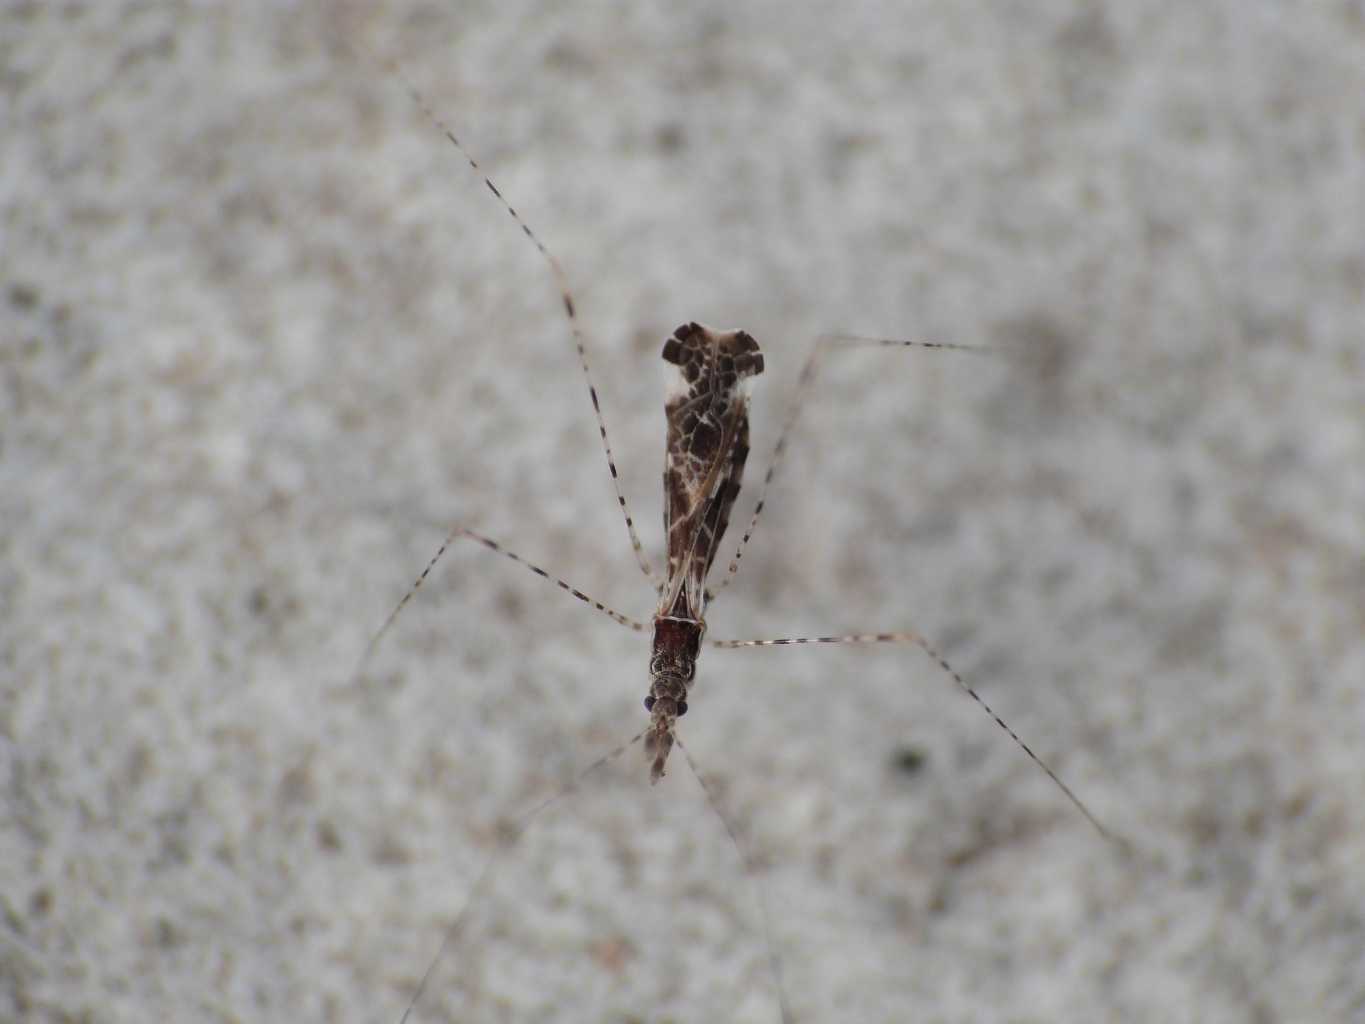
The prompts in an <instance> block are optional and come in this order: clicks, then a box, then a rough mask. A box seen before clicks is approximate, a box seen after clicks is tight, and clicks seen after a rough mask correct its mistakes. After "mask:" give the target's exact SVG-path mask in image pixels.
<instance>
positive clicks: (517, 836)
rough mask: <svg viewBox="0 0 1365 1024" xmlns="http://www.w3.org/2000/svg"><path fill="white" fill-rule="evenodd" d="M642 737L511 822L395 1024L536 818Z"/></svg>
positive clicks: (611, 752) (641, 734) (409, 1013)
mask: <svg viewBox="0 0 1365 1024" xmlns="http://www.w3.org/2000/svg"><path fill="white" fill-rule="evenodd" d="M644 735H645V734H644V731H641V732H638V733H636V734H635V736H634V738H633V739H630V740H627V741H626V742H625V743H622V744H621V745H620V746H618V747H613V748H612V749H611V750H609V751H607V752H606V753H605V754H603V755H602V756H601V757H599V758H598V759H597V760H596V761H594V762H593V763H592V764H590V765H588V766H587V767H586V768H583V769H582V770H580V771H579V773H578V774H577V775H575V776H574V777H573V779H572V780H570V781H569V783H568V784H567V785H565V786H563V787H562V788H561V789H560V790H559V791H558V792H556V793H552V794H551V795H550V796H548V797H546V798H545V799H544V800H542V801H541V802H540V803H538V804H536V805H535V806H534V807H532V808H531V809H530V810H529V811H527V812H526V813H525V814H523V815H522V816H521V817H520V818H518V819H517V820H516V821H515V822H513V824H512V826H511V831H510V833H509V834H508V836H507V838H506V840H505V841H504V842H503V843H501V844H500V846H499V849H498V852H497V853H495V854H494V855H493V856H492V857H490V858H489V859H488V863H487V864H485V865H484V868H483V870H482V871H481V872H480V873H479V877H478V878H476V879H475V880H474V885H473V887H472V888H470V890H469V895H468V896H467V897H466V898H465V902H464V906H463V907H461V908H460V912H459V913H458V914H456V915H455V920H454V921H452V922H451V923H450V926H449V927H448V928H446V930H445V935H444V936H442V938H441V945H440V946H439V947H438V948H437V950H436V955H435V956H433V957H432V958H431V963H429V964H427V969H426V970H425V971H423V972H422V979H421V981H419V982H418V983H417V990H416V991H415V992H413V994H412V999H410V1000H409V1001H408V1005H407V1008H406V1009H405V1010H404V1011H403V1016H402V1017H401V1018H399V1022H398V1024H407V1021H408V1018H409V1017H411V1016H412V1012H413V1011H414V1010H415V1009H416V1008H417V1004H418V1002H420V1001H421V998H422V995H423V993H424V992H426V989H427V984H428V983H429V982H430V981H431V978H432V975H434V974H435V973H436V968H437V967H438V966H440V963H441V961H442V960H443V959H445V955H446V953H447V952H449V950H450V949H451V948H452V947H453V946H454V945H455V944H456V943H457V941H458V940H459V937H460V932H461V931H462V930H463V928H464V922H465V919H466V918H467V917H468V916H469V912H470V910H471V909H472V908H473V907H474V905H475V904H476V903H478V901H479V897H481V896H482V895H483V892H484V890H485V889H486V888H487V887H488V884H489V882H491V881H492V880H493V876H494V874H495V873H496V869H497V866H498V864H499V863H500V862H501V861H502V858H503V856H504V855H505V854H507V853H508V852H509V851H510V850H511V849H512V848H513V847H515V846H516V845H517V843H519V842H520V841H521V837H522V836H523V835H524V834H525V833H526V830H527V829H528V828H530V827H531V825H532V824H533V823H534V822H535V820H536V819H537V818H538V817H540V816H541V815H542V814H543V813H544V812H545V811H547V810H549V809H550V808H551V807H552V806H554V805H555V804H556V803H558V802H559V801H560V800H563V799H564V798H565V797H566V796H568V795H569V794H570V793H573V792H574V791H576V790H577V789H578V787H579V786H581V785H582V784H583V781H584V780H585V779H586V778H587V777H588V776H589V775H592V774H593V773H594V772H597V771H598V770H600V769H602V768H605V767H606V766H607V765H609V764H611V763H612V762H613V761H615V760H616V759H617V758H619V757H620V756H621V755H622V754H624V753H625V752H626V751H627V750H629V749H630V748H631V747H633V746H635V744H637V743H639V742H640V740H642V739H644Z"/></svg>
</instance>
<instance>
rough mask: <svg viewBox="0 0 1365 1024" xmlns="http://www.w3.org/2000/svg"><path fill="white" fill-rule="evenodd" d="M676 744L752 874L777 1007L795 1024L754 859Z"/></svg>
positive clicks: (784, 1022) (679, 739) (680, 744)
mask: <svg viewBox="0 0 1365 1024" xmlns="http://www.w3.org/2000/svg"><path fill="white" fill-rule="evenodd" d="M673 742H674V744H675V745H676V746H677V748H678V749H679V750H681V751H682V754H683V760H684V761H686V762H687V768H688V770H689V771H690V772H691V773H692V777H693V778H694V779H696V780H697V785H699V786H700V787H701V790H702V792H703V793H705V794H706V802H707V803H708V804H710V805H711V810H712V811H714V812H715V815H716V817H717V818H719V819H720V823H721V824H722V825H724V826H725V833H726V835H728V836H729V837H730V842H731V843H732V844H734V847H735V852H736V853H738V854H739V859H740V863H741V864H742V865H743V867H744V871H745V873H746V874H748V875H749V878H750V880H751V881H752V882H753V883H754V887H755V890H756V891H757V893H758V910H759V914H760V915H761V917H762V920H763V939H764V941H765V942H766V943H767V945H768V969H769V970H770V971H771V972H772V976H773V984H774V986H775V987H776V989H777V1006H778V1010H779V1012H780V1013H781V1014H782V1024H792V1019H793V1018H792V1012H791V1007H790V1006H789V1005H787V990H786V987H785V986H784V985H783V984H782V956H781V954H780V953H779V952H778V950H777V943H776V942H774V941H773V923H772V918H771V917H770V916H769V914H768V900H767V898H766V896H765V894H764V888H763V884H762V882H760V881H759V878H758V873H757V871H756V869H755V867H754V863H753V860H752V858H751V857H750V856H749V855H748V853H747V852H746V851H745V848H744V844H743V843H741V842H740V841H739V833H738V832H736V831H735V826H734V824H733V823H732V822H731V821H730V816H729V815H728V814H726V813H725V811H723V810H722V809H721V805H720V798H719V796H717V795H716V792H715V790H714V789H712V788H711V783H710V782H708V781H707V779H706V776H705V775H703V774H702V772H701V770H700V769H699V768H698V767H697V762H696V761H694V760H692V752H691V751H689V750H688V749H687V747H686V746H685V745H684V744H683V741H682V737H680V736H677V735H676V734H675V735H674V737H673Z"/></svg>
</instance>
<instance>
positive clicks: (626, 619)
mask: <svg viewBox="0 0 1365 1024" xmlns="http://www.w3.org/2000/svg"><path fill="white" fill-rule="evenodd" d="M461 537H468V538H469V539H470V540H472V541H477V542H478V543H480V544H482V545H483V546H484V547H486V548H487V549H488V550H489V551H492V552H494V553H496V554H499V555H502V557H503V558H507V559H511V560H512V561H513V562H516V563H517V564H518V565H522V566H525V567H526V568H527V569H530V570H531V571H532V572H533V573H535V574H536V575H537V576H539V577H540V578H541V579H545V580H549V581H550V582H551V583H553V584H554V585H555V586H557V587H559V589H560V590H566V591H568V592H569V593H570V594H572V595H573V596H574V597H576V598H578V599H579V600H580V601H582V602H583V603H584V604H586V605H590V606H591V607H593V608H595V609H596V610H597V611H599V612H601V613H602V614H603V615H605V616H607V617H608V618H610V619H611V620H612V621H613V622H619V623H620V624H621V625H623V626H626V627H628V628H629V629H633V630H635V632H637V633H643V632H644V631H645V628H646V627H645V624H644V623H643V622H640V621H639V620H638V619H632V618H631V617H630V616H629V615H622V614H621V613H620V612H618V611H617V610H616V609H614V608H611V607H608V606H607V605H605V604H603V603H602V602H601V601H598V600H597V599H596V598H593V597H589V596H588V595H587V594H585V593H583V591H581V590H579V589H578V588H577V587H575V586H572V585H570V584H568V583H566V582H564V581H563V580H562V579H560V578H559V577H558V576H555V575H552V574H551V573H548V572H546V571H545V570H544V569H542V568H541V567H540V566H538V565H536V564H535V563H534V562H528V561H527V560H526V559H524V558H522V557H521V556H520V555H519V554H517V553H516V552H515V551H512V550H510V549H508V548H505V547H503V546H502V545H501V544H499V543H498V542H497V541H495V540H493V539H492V538H491V537H485V536H484V535H483V534H481V533H475V532H474V531H473V530H470V529H466V528H465V527H463V526H452V527H451V528H450V532H449V533H447V534H446V539H445V540H444V541H442V542H441V546H440V547H439V548H437V549H436V554H434V555H432V556H431V559H430V561H428V562H427V565H426V568H425V569H423V570H422V572H421V574H420V575H419V576H418V577H417V579H416V580H414V581H413V584H412V586H411V587H409V588H408V592H407V593H406V594H404V595H403V599H402V600H401V601H399V602H398V604H396V605H395V606H394V609H393V611H391V612H389V617H388V618H387V619H385V620H384V625H382V626H380V627H379V631H378V632H377V633H375V635H374V636H373V637H371V638H370V642H369V643H368V644H366V645H365V653H364V654H362V655H361V656H360V661H359V662H357V663H356V667H355V671H354V672H352V673H351V678H352V679H358V678H359V677H360V674H361V673H362V672H364V670H365V666H366V665H367V664H369V661H370V658H371V657H372V656H373V655H374V652H375V650H376V649H377V648H378V647H379V643H380V641H381V640H383V639H384V635H385V634H386V633H388V631H389V628H390V627H391V626H392V625H393V624H394V621H395V620H396V619H397V618H398V616H399V615H400V614H402V611H403V609H404V608H406V607H407V605H408V602H409V601H411V600H412V599H413V597H415V596H416V594H417V591H419V590H421V589H422V584H424V583H425V582H426V581H427V577H428V576H429V575H431V570H432V569H434V568H435V567H436V563H437V562H439V561H440V560H441V556H442V555H444V554H445V553H446V549H447V548H448V547H450V545H452V544H454V543H455V541H457V540H459V539H460V538H461Z"/></svg>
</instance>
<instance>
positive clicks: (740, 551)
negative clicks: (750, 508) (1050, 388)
mask: <svg viewBox="0 0 1365 1024" xmlns="http://www.w3.org/2000/svg"><path fill="white" fill-rule="evenodd" d="M867 348H900V349H906V348H919V349H935V350H946V351H952V352H970V353H973V354H975V355H983V356H998V355H1000V353H999V351H997V350H996V349H991V348H984V347H982V346H980V345H959V344H955V343H952V342H946V341H904V340H901V339H899V338H872V337H865V336H863V335H858V334H825V335H821V336H820V337H819V338H817V339H816V342H815V344H814V345H813V346H812V347H811V350H810V354H809V355H808V356H806V361H805V363H803V364H802V366H801V373H800V375H799V376H798V377H797V379H796V390H795V391H794V392H792V396H791V398H790V399H789V400H788V402H787V413H786V416H785V417H784V418H783V421H782V429H781V430H780V431H779V432H778V434H777V443H776V444H775V445H774V446H773V453H772V455H770V456H769V457H768V469H767V471H766V472H765V473H764V474H763V483H762V485H761V486H760V487H759V489H758V504H756V505H755V506H754V512H753V515H752V516H751V517H750V519H749V525H748V526H746V527H745V529H744V534H743V536H741V537H740V541H739V546H738V547H737V548H736V549H735V555H734V557H733V558H732V559H730V564H729V566H728V567H727V568H726V570H725V575H724V576H723V577H721V581H720V582H719V583H718V584H716V588H715V590H714V592H713V593H712V595H711V596H713V597H714V596H716V595H718V594H719V593H720V592H721V591H722V590H724V589H725V588H726V587H728V586H729V585H730V581H731V580H733V579H734V578H735V575H736V574H737V573H738V572H739V563H740V560H741V559H742V558H743V557H744V551H745V549H746V548H747V547H748V546H749V538H750V537H752V536H753V535H754V527H756V526H757V525H758V519H759V516H761V515H763V508H764V505H765V504H766V502H767V499H768V487H769V485H770V484H771V483H772V482H773V477H774V476H776V475H777V468H778V466H779V465H781V463H782V457H783V455H785V454H786V451H787V442H788V440H789V439H790V436H791V433H792V430H793V429H794V428H795V426H796V421H797V419H798V418H799V417H800V415H801V410H802V408H803V407H804V406H805V404H806V398H807V397H808V394H809V391H810V388H811V384H812V383H813V382H814V380H815V371H816V368H817V367H818V366H819V363H820V359H821V358H822V357H823V356H824V354H825V353H826V352H828V351H831V350H833V351H836V352H847V351H850V350H853V349H867Z"/></svg>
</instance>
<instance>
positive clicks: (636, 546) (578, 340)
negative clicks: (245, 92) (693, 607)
mask: <svg viewBox="0 0 1365 1024" xmlns="http://www.w3.org/2000/svg"><path fill="white" fill-rule="evenodd" d="M391 70H392V72H393V73H394V74H395V75H396V76H397V77H398V79H399V81H401V82H402V83H403V86H404V88H406V89H407V91H408V95H409V96H411V97H412V101H413V103H414V104H416V106H417V108H418V109H419V110H421V111H422V113H423V114H424V115H425V116H426V119H427V120H428V121H430V122H431V123H432V124H433V125H434V126H435V127H436V129H437V130H438V131H440V132H441V134H442V135H444V136H445V137H446V139H447V140H449V142H450V144H451V145H452V146H454V147H455V148H456V149H457V150H458V151H459V153H460V155H461V156H462V157H464V159H465V162H466V163H468V164H469V166H470V169H471V170H473V171H474V173H475V174H477V175H478V176H479V177H480V178H482V179H483V183H484V185H485V186H487V188H488V191H489V192H491V193H493V197H494V198H495V199H497V201H498V202H499V203H500V204H501V205H502V208H503V209H504V210H506V211H507V212H508V214H510V215H511V217H512V219H513V220H514V221H516V224H517V227H519V228H521V233H522V234H523V235H525V236H526V237H527V238H528V239H530V240H531V244H532V245H534V246H535V247H536V249H537V250H538V251H539V252H540V255H541V256H543V257H544V258H545V262H546V263H548V264H549V265H550V272H551V273H552V274H553V275H554V279H555V286H556V287H557V288H558V289H559V298H560V302H561V304H562V306H563V308H564V314H565V316H566V317H568V320H569V331H570V333H571V334H572V335H573V343H574V348H575V349H576V350H577V352H578V365H579V366H581V367H582V368H583V379H584V380H585V381H586V382H587V385H588V397H589V398H591V399H592V411H593V415H594V416H595V417H596V418H597V432H598V434H600V435H601V437H602V450H603V451H604V452H605V453H606V456H607V469H608V470H610V471H611V485H612V487H613V488H614V489H615V491H616V502H617V504H618V505H620V506H621V515H622V517H623V518H624V519H625V521H626V532H627V533H628V534H629V535H630V546H631V549H632V550H634V552H635V561H636V563H637V564H638V565H639V566H640V571H641V572H643V573H644V574H645V576H646V578H647V579H648V580H649V581H650V583H651V584H652V585H653V586H654V587H655V589H657V588H658V586H659V581H658V577H657V576H656V575H655V573H654V568H653V567H652V566H651V565H650V564H649V559H648V558H647V557H646V556H645V549H644V545H643V544H641V543H640V535H639V533H638V532H636V529H635V520H634V519H633V518H632V517H631V514H630V507H629V506H628V505H627V504H626V495H625V492H624V491H622V490H621V479H620V475H619V474H618V473H617V471H616V458H615V456H613V455H612V451H611V442H610V441H609V440H607V422H606V420H605V419H604V418H603V417H602V405H601V403H600V402H599V401H598V399H597V387H596V385H595V384H593V379H592V371H591V370H590V369H589V368H588V353H587V349H586V348H585V347H584V344H583V331H582V328H581V327H580V326H579V323H578V311H577V309H576V308H575V306H574V300H573V294H572V293H571V292H570V291H569V282H568V278H567V277H565V275H564V268H563V267H561V266H560V264H559V260H558V259H557V258H556V257H555V255H554V254H553V253H552V252H550V250H549V249H548V248H547V247H546V246H545V243H544V242H542V241H541V240H540V238H539V236H538V235H536V233H535V232H534V231H532V230H531V226H530V225H529V224H527V223H526V221H525V220H523V219H522V216H521V214H519V213H517V211H516V208H515V207H514V206H513V205H512V204H511V203H510V202H509V201H508V200H507V197H506V196H504V195H503V194H502V193H501V192H500V191H499V190H498V186H497V185H494V184H493V179H492V178H490V177H488V175H487V174H485V173H484V170H483V168H482V167H480V166H479V162H478V161H477V160H475V159H474V157H473V156H472V155H471V154H470V152H469V150H467V149H466V148H465V146H464V143H462V142H461V141H460V140H459V139H458V138H457V137H456V135H455V132H454V131H453V130H452V129H451V128H450V126H449V125H447V124H446V122H445V121H443V120H442V119H441V117H440V116H439V115H438V114H437V113H436V112H435V111H434V110H432V109H431V105H430V104H429V103H427V101H426V97H424V96H423V95H422V94H421V92H419V91H418V89H417V87H416V86H415V85H413V83H412V81H411V79H409V78H408V77H407V76H406V75H405V74H403V72H402V70H401V69H399V68H397V67H392V68H391Z"/></svg>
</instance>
